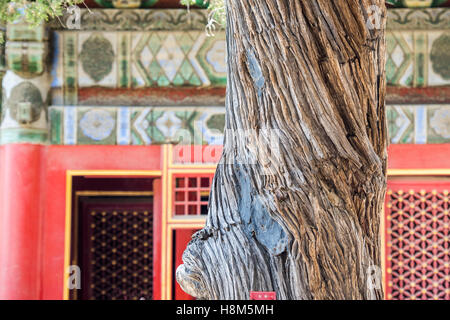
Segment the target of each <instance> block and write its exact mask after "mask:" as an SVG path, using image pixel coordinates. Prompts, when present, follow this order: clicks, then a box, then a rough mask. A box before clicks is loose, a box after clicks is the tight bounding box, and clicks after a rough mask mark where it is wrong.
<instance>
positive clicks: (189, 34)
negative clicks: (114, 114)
mask: <svg viewBox="0 0 450 320" xmlns="http://www.w3.org/2000/svg"><path fill="white" fill-rule="evenodd" d="M55 46H57V47H58V57H57V58H56V59H57V61H54V64H53V68H54V69H53V72H52V73H53V75H54V79H53V87H63V92H64V93H63V94H64V101H65V104H76V102H77V96H76V95H77V88H83V87H84V88H86V87H92V86H102V87H108V88H142V87H169V86H174V87H182V86H183V87H185V86H191V87H199V86H219V87H224V86H225V85H226V63H225V55H226V43H225V33H224V32H218V33H217V34H216V35H215V36H214V37H208V36H207V35H206V33H205V32H204V31H174V32H167V31H155V32H127V33H115V32H79V33H73V32H58V33H56V35H55ZM100 53H101V54H100Z"/></svg>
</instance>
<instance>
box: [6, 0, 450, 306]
mask: <svg viewBox="0 0 450 320" xmlns="http://www.w3.org/2000/svg"><path fill="white" fill-rule="evenodd" d="M87 5H88V6H89V7H90V8H91V9H77V8H74V9H73V10H72V11H71V12H69V13H68V14H66V15H65V16H64V17H62V18H61V19H60V21H54V22H52V23H51V24H49V25H46V26H41V27H37V28H32V29H30V28H29V27H28V26H26V25H22V24H20V23H17V24H12V25H8V26H7V27H6V29H5V31H4V32H5V33H6V43H5V45H4V55H3V56H4V58H5V59H3V60H2V76H3V80H2V83H3V98H2V100H3V101H2V112H1V126H0V134H1V135H0V142H1V146H0V299H139V298H145V299H189V298H190V297H188V296H187V295H186V294H184V293H183V292H182V290H181V289H180V288H179V286H178V285H177V284H176V282H175V280H174V271H175V270H176V267H177V266H178V265H179V264H180V263H181V254H182V252H183V251H184V249H185V247H186V245H187V242H188V241H189V240H190V237H191V235H192V234H193V233H194V232H195V231H196V230H198V229H200V228H201V227H202V226H203V224H204V222H205V215H206V213H207V205H208V195H209V190H210V186H211V182H212V178H213V176H214V171H215V166H216V163H217V162H218V159H219V157H220V154H221V150H222V140H223V133H224V125H225V111H224V100H225V87H226V80H227V79H226V62H225V59H226V57H225V55H226V43H225V32H224V31H223V30H221V29H220V28H218V29H217V30H210V29H209V30H205V26H206V23H207V20H208V16H207V13H206V12H205V11H204V10H194V9H191V10H189V11H188V10H186V8H180V7H179V5H178V1H168V0H160V1H145V2H142V1H119V0H118V1H100V0H99V1H98V3H94V2H88V3H87ZM448 5H449V2H448V1H438V0H434V1H432V0H412V1H409V0H405V1H403V0H401V1H400V0H399V1H392V6H391V8H390V9H389V11H388V25H387V29H388V31H387V66H386V71H387V82H388V88H387V104H388V105H387V116H388V121H389V135H390V142H391V145H390V148H389V173H388V174H389V178H388V180H389V183H388V194H387V196H386V203H385V212H384V217H383V233H382V240H383V244H384V245H383V250H384V252H383V266H380V270H382V271H381V272H382V273H383V284H384V286H385V292H386V298H387V299H447V300H448V299H450V258H449V250H450V245H449V236H450V233H449V224H450V219H449V215H450V213H449V212H450V204H449V197H450V196H449V190H450V70H449V66H450V10H449V8H448ZM140 6H141V8H139V7H140ZM187 142H189V143H191V142H193V145H188V144H187ZM79 275H81V277H80V278H79V279H77V276H79ZM78 280H80V281H79V282H78ZM78 285H80V286H81V289H77V286H78Z"/></svg>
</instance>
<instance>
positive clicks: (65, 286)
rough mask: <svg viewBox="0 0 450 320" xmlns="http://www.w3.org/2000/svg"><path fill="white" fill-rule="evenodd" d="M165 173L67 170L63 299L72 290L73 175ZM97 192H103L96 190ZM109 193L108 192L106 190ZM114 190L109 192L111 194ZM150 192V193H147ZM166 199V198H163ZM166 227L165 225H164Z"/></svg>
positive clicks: (154, 173)
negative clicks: (69, 278) (70, 283)
mask: <svg viewBox="0 0 450 320" xmlns="http://www.w3.org/2000/svg"><path fill="white" fill-rule="evenodd" d="M162 174H163V172H162V171H160V170H67V171H66V217H65V219H66V222H65V225H66V226H65V240H64V241H65V244H64V250H65V251H64V270H63V299H64V300H69V298H70V291H69V286H68V282H67V280H68V275H67V274H66V273H67V270H68V268H69V266H70V265H71V261H70V258H71V251H72V250H71V245H72V214H73V212H72V186H73V184H72V183H73V177H82V176H90V177H97V176H103V177H126V176H136V177H161V176H162ZM95 193H97V194H99V193H101V192H95ZM105 193H108V192H105ZM111 193H113V192H109V194H111ZM125 193H127V192H116V193H115V194H125ZM147 194H148V193H147ZM163 201H164V198H163ZM163 229H164V226H163Z"/></svg>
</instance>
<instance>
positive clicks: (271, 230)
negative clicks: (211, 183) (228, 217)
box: [239, 171, 288, 255]
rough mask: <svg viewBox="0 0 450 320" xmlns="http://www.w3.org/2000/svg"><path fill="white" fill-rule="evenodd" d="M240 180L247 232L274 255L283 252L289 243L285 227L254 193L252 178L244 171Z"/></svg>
mask: <svg viewBox="0 0 450 320" xmlns="http://www.w3.org/2000/svg"><path fill="white" fill-rule="evenodd" d="M239 180H240V181H239V185H240V188H241V198H240V202H239V212H240V214H241V218H242V222H243V224H244V232H245V234H246V235H247V237H248V238H249V239H252V238H255V239H256V240H258V242H259V243H260V244H262V245H263V246H264V247H265V248H266V249H267V251H268V252H269V253H271V254H272V255H279V254H281V253H283V252H284V251H285V249H286V246H287V244H288V237H287V235H286V233H285V232H284V230H283V228H282V227H281V226H280V225H279V224H278V222H276V221H275V220H274V219H272V217H271V216H270V214H269V212H268V211H267V209H266V208H265V207H264V205H263V204H262V202H261V199H260V197H258V196H257V195H255V194H254V193H252V189H253V188H252V187H251V185H250V180H249V178H248V177H246V174H245V173H243V172H242V171H240V174H239Z"/></svg>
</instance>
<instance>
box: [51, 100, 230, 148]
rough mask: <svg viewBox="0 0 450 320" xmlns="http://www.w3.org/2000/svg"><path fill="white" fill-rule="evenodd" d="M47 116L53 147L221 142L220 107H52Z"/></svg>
mask: <svg viewBox="0 0 450 320" xmlns="http://www.w3.org/2000/svg"><path fill="white" fill-rule="evenodd" d="M49 113H50V122H51V129H50V139H51V143H52V144H64V145H96V144H102V145H151V144H164V143H183V144H191V143H194V144H196V145H202V144H205V145H206V144H212V145H220V144H222V143H223V131H224V126H225V117H224V108H223V107H176V108H175V107H148V108H146V107H51V108H50V111H49Z"/></svg>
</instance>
